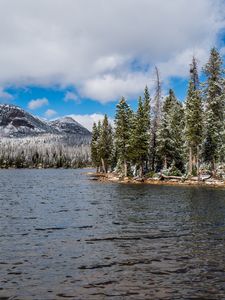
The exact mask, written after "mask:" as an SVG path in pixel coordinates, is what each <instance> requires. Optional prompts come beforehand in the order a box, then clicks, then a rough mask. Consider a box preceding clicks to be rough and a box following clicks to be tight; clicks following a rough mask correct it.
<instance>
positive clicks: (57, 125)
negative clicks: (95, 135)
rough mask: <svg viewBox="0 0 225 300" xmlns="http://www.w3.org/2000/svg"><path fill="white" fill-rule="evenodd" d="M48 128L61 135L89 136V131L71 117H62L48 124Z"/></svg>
mask: <svg viewBox="0 0 225 300" xmlns="http://www.w3.org/2000/svg"><path fill="white" fill-rule="evenodd" d="M49 124H50V126H51V127H52V128H54V129H55V130H57V131H58V132H61V133H66V134H81V135H90V134H91V133H90V131H89V130H87V129H86V128H85V127H83V126H82V125H81V124H79V123H78V122H77V121H75V120H74V119H73V118H71V117H63V118H60V119H57V120H54V121H51V122H49Z"/></svg>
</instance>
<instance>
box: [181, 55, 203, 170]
mask: <svg viewBox="0 0 225 300" xmlns="http://www.w3.org/2000/svg"><path fill="white" fill-rule="evenodd" d="M202 117H203V111H202V100H201V95H200V90H199V79H198V70H197V63H196V59H195V57H193V60H192V64H191V68H190V80H189V86H188V94H187V99H186V102H185V138H186V143H187V146H188V150H189V151H188V152H189V170H188V173H189V175H192V174H193V165H195V163H196V164H197V173H198V166H199V148H200V145H201V143H202V135H203V120H202Z"/></svg>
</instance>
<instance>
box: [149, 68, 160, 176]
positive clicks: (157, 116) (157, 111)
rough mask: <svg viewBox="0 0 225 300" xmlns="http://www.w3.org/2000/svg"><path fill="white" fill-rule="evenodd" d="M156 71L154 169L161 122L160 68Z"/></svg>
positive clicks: (152, 152) (153, 142)
mask: <svg viewBox="0 0 225 300" xmlns="http://www.w3.org/2000/svg"><path fill="white" fill-rule="evenodd" d="M155 72H156V91H155V97H154V106H153V108H152V126H151V127H152V128H151V147H150V156H151V169H152V171H154V170H155V168H156V155H157V146H158V145H157V142H158V136H157V133H158V130H159V125H160V122H161V100H162V99H161V82H160V78H159V71H158V68H157V67H155Z"/></svg>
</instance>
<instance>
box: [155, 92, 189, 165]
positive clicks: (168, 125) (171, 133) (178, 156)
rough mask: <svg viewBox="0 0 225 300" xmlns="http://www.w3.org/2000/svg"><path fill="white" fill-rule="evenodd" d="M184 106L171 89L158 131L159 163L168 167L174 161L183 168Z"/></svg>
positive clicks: (165, 102)
mask: <svg viewBox="0 0 225 300" xmlns="http://www.w3.org/2000/svg"><path fill="white" fill-rule="evenodd" d="M183 127H184V123H183V108H182V105H181V104H180V103H179V102H178V100H177V99H176V97H175V94H174V92H173V90H171V89H170V91H169V95H168V97H166V99H165V101H164V103H163V108H162V119H161V123H160V127H159V131H158V148H157V158H158V164H159V165H161V167H164V169H167V168H168V167H169V166H170V165H171V163H172V162H174V164H175V166H176V167H177V168H179V169H180V170H183V162H182V160H183V157H182V156H183Z"/></svg>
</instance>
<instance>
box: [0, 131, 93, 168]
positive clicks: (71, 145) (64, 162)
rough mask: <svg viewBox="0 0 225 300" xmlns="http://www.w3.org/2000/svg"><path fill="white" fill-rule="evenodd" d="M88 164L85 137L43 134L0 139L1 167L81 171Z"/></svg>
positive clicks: (88, 147)
mask: <svg viewBox="0 0 225 300" xmlns="http://www.w3.org/2000/svg"><path fill="white" fill-rule="evenodd" d="M88 165H89V166H90V165H91V160H90V143H89V140H88V139H87V140H85V138H82V139H81V138H80V140H79V137H78V136H76V137H73V136H71V137H66V138H65V137H62V136H59V135H53V134H43V135H37V136H33V137H32V136H28V137H20V138H4V137H2V138H1V141H0V168H6V169H7V168H82V167H86V166H88Z"/></svg>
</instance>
